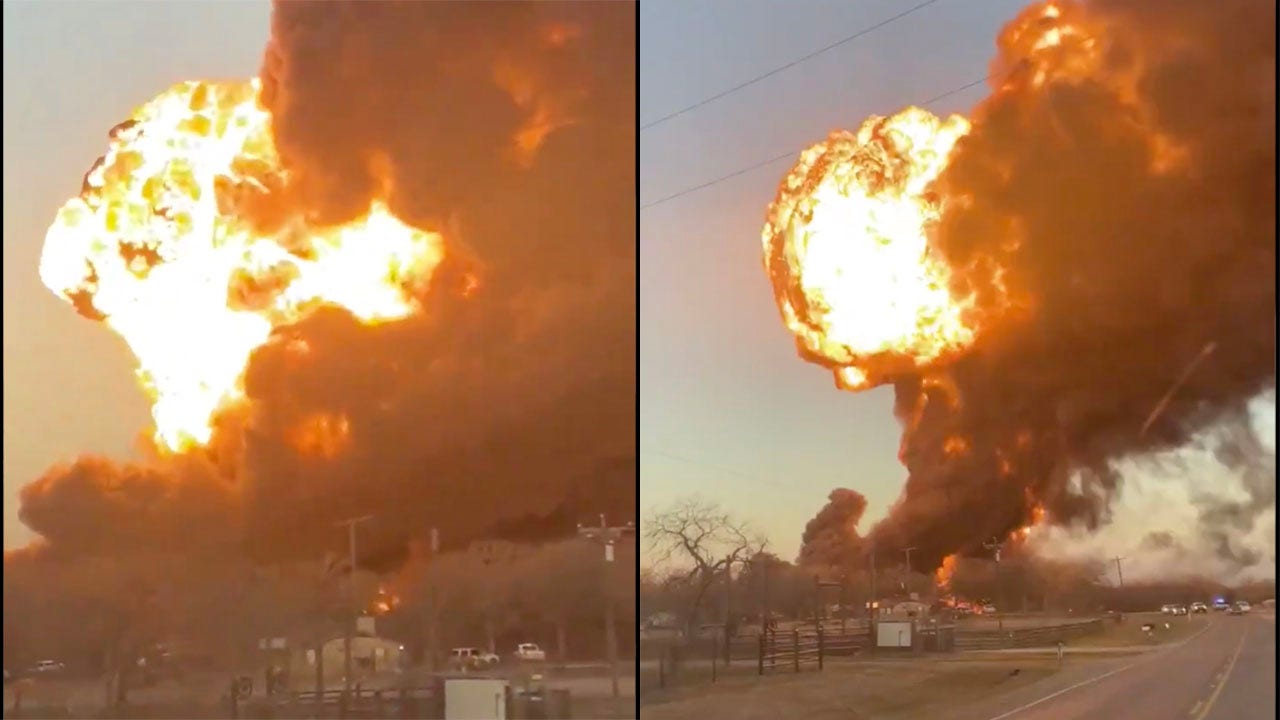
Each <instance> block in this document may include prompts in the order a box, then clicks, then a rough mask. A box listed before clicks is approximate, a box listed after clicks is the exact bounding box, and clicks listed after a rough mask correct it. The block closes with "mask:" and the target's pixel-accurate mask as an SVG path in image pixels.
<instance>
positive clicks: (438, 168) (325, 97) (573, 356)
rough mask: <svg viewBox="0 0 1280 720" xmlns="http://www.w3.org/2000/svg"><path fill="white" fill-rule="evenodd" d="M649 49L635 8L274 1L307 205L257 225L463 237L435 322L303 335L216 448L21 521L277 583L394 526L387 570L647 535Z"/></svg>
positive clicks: (276, 46) (226, 422)
mask: <svg viewBox="0 0 1280 720" xmlns="http://www.w3.org/2000/svg"><path fill="white" fill-rule="evenodd" d="M634 40H635V8H634V5H632V4H628V3H563V4H562V3H467V2H454V3H434V2H433V3H407V2H324V3H292V2H280V3H278V4H276V5H275V7H274V9H273V18H272V34H271V41H270V45H269V47H268V49H267V51H266V54H265V60H264V63H263V72H262V82H263V92H262V99H263V101H264V104H265V106H266V107H267V109H268V110H269V111H270V112H271V114H272V119H273V128H274V132H275V136H276V138H275V139H276V143H277V146H278V148H279V151H280V154H281V157H282V161H283V163H284V165H285V166H286V169H287V170H288V172H289V182H288V184H287V185H285V186H284V187H280V188H273V192H274V194H273V195H272V196H271V198H270V201H269V202H266V203H260V204H259V205H261V207H260V208H258V209H259V210H263V211H264V212H266V211H269V210H270V206H272V205H277V206H278V207H286V208H289V209H290V210H291V211H298V210H299V209H301V211H302V212H305V213H306V215H307V216H308V217H311V218H315V219H316V220H317V222H334V223H339V222H343V221H345V220H347V219H350V218H352V217H354V216H355V215H356V214H357V213H359V212H360V211H362V210H364V209H365V208H367V207H368V204H369V201H370V200H371V199H372V198H374V197H384V198H386V199H387V201H388V204H389V206H390V209H391V210H392V212H394V213H395V214H397V215H398V216H399V217H401V218H402V219H404V220H405V221H406V222H409V223H411V224H416V225H418V226H420V227H423V228H426V229H430V230H438V231H440V232H442V233H443V234H444V236H445V241H446V244H447V247H448V257H447V258H446V260H445V262H444V263H443V264H442V265H441V266H440V268H439V269H438V270H437V272H436V275H435V276H434V277H433V280H432V283H431V287H430V289H429V290H426V291H425V295H424V296H423V297H421V298H420V300H421V304H422V306H423V311H422V312H421V313H419V314H418V315H416V316H414V317H411V318H409V319H407V320H404V321H401V322H393V323H386V324H382V325H377V326H366V325H363V324H361V323H359V322H358V321H356V320H355V319H353V318H352V317H351V316H349V315H348V314H346V313H345V312H342V311H338V310H322V311H319V312H317V313H315V314H313V315H312V316H310V317H309V318H308V319H306V320H305V321H303V322H300V323H298V324H297V325H295V326H291V327H287V328H282V329H281V330H280V331H279V332H278V333H277V335H276V337H274V338H273V340H272V341H271V342H270V343H268V344H267V345H265V346H264V347H262V348H261V349H260V350H259V351H258V352H257V353H256V354H255V355H254V357H253V358H252V359H251V361H250V365H249V368H248V370H247V374H246V379H245V389H246V393H247V395H248V397H249V400H250V402H249V403H248V404H247V406H246V407H247V408H248V409H247V411H246V412H244V413H241V414H240V415H236V414H233V415H231V416H229V417H224V418H221V419H220V421H221V423H222V425H221V426H220V427H219V428H218V429H217V431H216V432H215V437H214V441H213V442H212V443H211V444H210V447H209V448H208V449H206V450H199V451H193V453H192V456H193V457H192V458H190V459H189V460H190V462H155V463H149V464H146V465H145V466H142V467H133V466H123V465H119V464H113V463H109V462H107V461H103V460H97V459H82V460H80V461H78V462H76V463H74V464H72V465H70V466H66V467H59V468H55V469H53V470H51V471H50V472H49V473H48V474H47V475H46V476H45V477H43V478H41V479H40V480H39V481H38V482H37V483H36V484H35V485H33V486H31V487H30V488H28V490H27V491H25V492H24V493H23V517H24V519H26V521H27V522H28V523H29V524H30V525H31V526H32V527H33V528H34V529H35V530H37V531H38V532H39V533H41V535H43V536H44V540H45V541H46V542H47V543H48V544H49V546H50V547H58V546H60V545H68V546H74V547H77V548H79V547H90V546H92V547H96V549H98V550H100V551H110V550H111V549H112V548H114V547H119V548H121V549H123V548H125V547H127V546H131V545H140V544H142V545H145V544H149V543H153V542H163V543H169V544H172V545H176V546H184V545H191V544H199V542H203V541H199V542H197V537H198V536H200V535H202V534H204V531H203V530H201V528H207V527H211V526H212V527H214V528H217V529H216V530H213V531H210V532H213V534H214V535H216V536H217V537H218V538H220V542H222V543H223V544H224V545H229V546H231V547H234V548H235V551H236V552H247V553H249V554H250V555H251V556H253V557H255V558H259V559H262V560H276V559H282V558H289V557H312V556H319V554H320V553H321V552H322V551H323V550H326V549H331V548H333V547H334V546H337V547H343V543H344V542H345V540H344V538H345V532H344V531H343V530H341V529H339V528H337V527H336V526H335V523H336V522H338V521H340V520H342V519H344V518H348V517H352V516H358V515H363V514H373V515H375V520H374V521H372V522H369V523H366V524H365V525H363V526H361V529H360V533H361V537H362V538H363V539H362V540H361V547H362V548H365V549H367V552H368V554H369V557H370V558H372V559H371V560H370V562H371V563H382V564H385V562H384V561H386V559H387V558H391V559H392V560H391V561H387V562H393V561H394V558H395V557H396V556H397V554H398V553H400V552H402V551H403V548H404V547H405V545H406V542H407V541H408V540H410V539H412V538H423V537H425V536H426V535H427V533H428V532H429V530H430V528H432V527H435V528H437V529H438V530H439V533H440V537H441V538H442V539H443V540H444V541H445V543H446V544H449V545H454V544H458V543H464V542H465V541H466V540H467V539H470V538H473V537H476V536H480V535H484V534H495V533H496V534H508V535H510V534H514V535H521V533H524V535H530V534H532V535H534V536H539V537H550V536H555V535H559V534H565V533H572V532H573V529H574V527H575V525H576V523H577V522H579V521H583V520H586V519H591V520H594V519H595V518H597V517H598V514H599V513H605V514H606V516H607V517H608V518H609V519H610V520H611V521H613V522H618V523H621V522H624V521H626V520H633V519H634V518H635V512H636V508H635V493H634V488H635V470H634V468H635V465H636V462H635V457H636V456H635V452H636V449H635V430H634V427H635V413H636V406H635V397H636V394H635V387H636V366H635V358H636V347H635V322H636V285H635V260H634V258H635V242H636V238H635V227H636V215H635V213H636V206H635V167H636V165H635V163H636V158H635V106H634V102H635V101H634V85H635V65H634V63H635V45H634ZM268 214H269V213H268ZM268 219H269V218H268V217H267V215H264V218H263V220H264V221H267V220H268ZM472 277H474V278H475V279H477V280H478V285H475V284H473V283H471V280H470V278H472ZM301 347H305V348H306V351H305V352H300V351H299V350H298V348H301ZM316 416H326V417H339V416H342V417H345V418H346V420H347V421H348V423H349V428H350V435H349V440H348V443H347V446H346V448H345V449H344V450H343V452H341V453H339V454H337V455H336V456H334V457H327V458H318V457H316V456H315V455H308V454H305V453H302V452H300V451H298V450H297V449H295V448H296V443H294V442H292V441H291V439H290V436H289V431H290V428H293V427H296V425H297V423H299V422H301V421H303V420H304V419H306V418H309V417H316ZM197 456H198V457H197ZM192 466H199V467H200V468H201V470H200V471H199V473H195V472H193V471H192V470H191V467H192ZM209 468H215V469H216V471H215V474H214V476H213V477H214V479H208V478H209V472H210V470H209ZM184 527H187V528H190V529H188V530H182V528H184Z"/></svg>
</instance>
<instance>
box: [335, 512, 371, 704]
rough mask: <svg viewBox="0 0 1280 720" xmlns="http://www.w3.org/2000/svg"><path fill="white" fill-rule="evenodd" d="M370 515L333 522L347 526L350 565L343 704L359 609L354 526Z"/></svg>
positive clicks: (349, 686)
mask: <svg viewBox="0 0 1280 720" xmlns="http://www.w3.org/2000/svg"><path fill="white" fill-rule="evenodd" d="M372 519H373V516H372V515H361V516H360V517H355V518H350V519H347V520H342V521H340V522H337V523H334V524H335V525H336V526H337V527H344V526H345V527H346V528H347V552H348V561H349V562H350V563H351V567H350V568H349V569H348V574H347V611H348V616H347V621H346V622H345V623H343V625H344V626H345V627H346V632H345V633H344V634H343V635H344V637H343V642H342V697H343V699H344V706H345V704H346V698H348V697H349V696H350V695H351V641H352V638H354V637H355V633H356V615H357V613H358V612H359V609H358V608H357V607H356V526H357V525H359V524H360V523H362V522H365V521H367V520H372Z"/></svg>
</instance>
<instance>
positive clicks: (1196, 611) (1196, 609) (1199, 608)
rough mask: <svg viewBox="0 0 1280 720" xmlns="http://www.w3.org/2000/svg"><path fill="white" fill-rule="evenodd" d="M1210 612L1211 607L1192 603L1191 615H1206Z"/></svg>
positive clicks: (1200, 603)
mask: <svg viewBox="0 0 1280 720" xmlns="http://www.w3.org/2000/svg"><path fill="white" fill-rule="evenodd" d="M1208 612H1209V606H1208V605H1205V604H1204V603H1202V602H1193V603H1191V613H1192V614H1193V615H1204V614H1207V613H1208Z"/></svg>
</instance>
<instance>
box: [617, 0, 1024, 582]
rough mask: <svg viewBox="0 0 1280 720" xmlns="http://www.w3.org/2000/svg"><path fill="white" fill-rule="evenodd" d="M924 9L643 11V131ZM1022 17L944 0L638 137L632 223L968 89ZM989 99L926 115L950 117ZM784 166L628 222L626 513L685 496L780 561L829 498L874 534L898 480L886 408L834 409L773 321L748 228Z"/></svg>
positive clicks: (836, 398)
mask: <svg viewBox="0 0 1280 720" xmlns="http://www.w3.org/2000/svg"><path fill="white" fill-rule="evenodd" d="M919 4H920V2H919V0H864V1H863V2H857V3H851V2H839V1H836V0H829V1H825V2H811V1H806V2H801V1H796V2H783V1H782V0H770V1H762V0H742V1H735V0H716V1H710V2H709V1H701V2H694V3H690V2H681V1H680V0H645V2H644V3H642V5H641V9H640V68H641V70H640V120H641V125H644V124H646V123H648V122H650V121H652V120H654V119H656V118H659V117H662V116H664V115H666V114H668V113H669V112H672V111H674V110H678V109H680V108H682V107H685V106H688V105H690V104H692V103H694V102H697V101H699V100H701V99H703V98H705V97H708V96H711V95H714V94H716V93H718V92H720V91H722V90H724V89H726V88H729V87H732V86H734V85H737V84H739V83H741V82H744V81H746V80H749V79H751V78H753V77H755V76H757V75H760V74H761V73H764V72H767V71H769V70H771V69H773V68H775V67H777V66H780V65H783V64H785V63H787V62H790V61H791V60H794V59H796V58H799V57H803V56H804V55H807V54H809V53H811V52H813V51H814V50H817V49H819V48H821V47H824V46H826V45H829V44H831V43H833V42H836V41H838V40H840V39H841V38H844V37H846V36H848V35H852V34H853V33H855V32H857V31H858V30H860V29H862V28H865V27H868V26H871V25H875V24H877V23H879V22H881V21H883V20H885V19H887V18H889V17H892V16H894V15H897V14H899V13H901V12H903V11H904V10H908V9H910V8H911V7H913V6H915V5H919ZM1025 4H1026V3H1024V2H1020V1H1016V0H984V1H983V2H966V1H964V0H941V1H940V2H937V3H935V4H933V5H930V6H929V7H926V8H924V9H922V10H919V11H917V12H915V13H912V14H911V15H908V16H906V17H904V18H902V19H900V20H897V21H895V22H893V23H891V24H889V25H886V26H885V27H883V28H881V29H879V30H876V31H874V32H872V33H869V34H868V35H866V36H863V37H861V38H859V39H857V40H854V41H852V42H850V43H847V44H845V45H843V46H841V47H839V48H836V49H834V50H832V51H830V52H828V53H825V54H823V55H821V56H819V57H817V58H814V59H813V60H810V61H808V62H805V63H803V64H801V65H799V66H797V67H794V68H792V69H790V70H787V71H785V72H783V73H780V74H778V75H775V76H773V77H770V78H769V79H767V80H764V81H762V82H760V83H758V84H755V85H752V86H751V87H748V88H746V89H744V90H741V91H739V92H736V93H734V94H732V95H730V96H728V97H725V98H723V99H721V100H718V101H716V102H713V103H710V104H708V105H705V106H703V107H701V108H699V109H697V110H694V111H692V112H689V113H687V114H684V115H682V116H680V117H677V118H675V119H672V120H670V121H668V122H665V123H662V124H660V125H658V126H655V127H653V128H650V129H647V130H644V131H642V132H641V135H640V142H641V146H640V189H641V190H640V192H641V204H642V206H643V205H644V204H645V203H649V202H653V201H655V200H658V199H660V198H663V197H665V196H667V195H670V194H671V193H674V192H677V191H679V190H682V189H684V188H686V187H690V186H693V185H697V184H700V183H702V182H705V181H707V180H709V179H712V178H716V177H720V176H722V175H726V174H728V173H730V172H733V171H735V170H738V169H740V168H743V167H746V166H749V165H752V164H755V163H757V162H759V161H761V160H764V159H767V158H770V157H774V156H777V155H780V154H781V153H783V152H787V151H788V150H794V151H796V152H797V154H798V152H799V150H800V149H801V148H803V147H805V146H807V145H809V144H812V143H813V142H816V141H818V140H821V139H822V138H823V137H825V136H826V134H827V133H828V132H830V131H831V130H833V129H837V128H853V127H856V126H857V125H858V124H860V123H861V121H862V119H863V118H864V117H866V116H867V115H870V114H889V113H893V112H896V111H897V110H900V109H902V108H903V107H905V106H907V105H911V104H915V103H920V102H924V101H926V100H928V99H929V98H933V97H936V96H938V95H940V94H942V93H944V92H946V91H948V90H951V89H953V88H956V87H959V86H961V85H965V84H967V83H969V82H971V81H973V80H975V79H977V78H981V77H983V76H984V75H986V73H987V67H988V63H989V61H990V59H991V57H992V55H993V53H994V49H995V37H996V33H997V31H998V30H999V29H1000V27H1001V26H1002V25H1003V24H1004V22H1005V21H1007V20H1009V19H1012V18H1013V17H1014V15H1016V14H1017V12H1018V10H1020V9H1021V8H1022V7H1024V6H1025ZM985 93H986V88H985V86H983V85H979V86H978V87H975V88H972V89H970V90H968V91H965V92H961V93H957V94H955V95H953V96H951V97H949V98H947V99H945V100H944V101H942V102H939V103H937V104H935V105H932V106H930V109H931V110H933V111H934V112H939V113H941V112H956V111H959V112H964V111H966V110H967V109H968V108H970V107H971V106H972V105H973V104H974V103H975V102H976V101H977V100H979V99H980V98H981V97H982V96H983V95H984V94H985ZM790 162H791V161H790V160H786V161H780V162H777V163H774V164H772V165H770V166H768V167H766V168H761V169H759V170H756V171H753V172H750V173H747V174H744V175H742V176H739V177H736V178H734V179H732V180H728V181H726V182H723V183H720V184H718V185H715V186H713V187H711V188H708V189H705V190H702V191H699V192H696V193H691V194H689V195H686V196H684V197H681V198H679V199H676V200H672V201H670V202H666V203H663V204H661V205H657V206H654V207H650V208H646V209H643V210H641V214H640V447H641V453H640V460H641V466H640V488H641V489H640V500H641V512H642V514H647V513H648V512H649V511H650V510H651V509H652V508H653V507H655V506H661V505H665V504H667V503H669V502H671V501H672V500H674V499H676V498H679V497H682V496H684V495H688V494H694V493H697V494H700V495H702V496H704V497H706V498H708V499H712V500H715V501H717V502H719V503H720V504H721V505H722V506H723V507H724V508H725V509H727V510H729V511H731V512H732V513H733V514H735V515H737V516H739V517H740V518H743V519H746V520H749V521H751V522H752V523H753V524H755V525H756V526H757V527H758V528H759V529H761V530H763V531H764V532H765V533H766V534H767V535H768V536H769V537H770V541H771V545H772V547H773V548H774V549H775V550H776V551H778V552H780V553H781V554H782V555H783V556H784V557H793V556H794V554H795V553H796V551H797V550H798V548H799V541H800V533H801V531H802V530H803V528H804V523H805V522H806V521H807V520H808V519H809V518H811V517H812V516H813V514H814V513H815V512H816V511H817V510H818V508H819V507H821V506H822V504H823V503H824V502H825V499H826V495H827V493H828V492H830V490H831V489H832V488H835V487H838V486H846V487H852V488H855V489H857V490H859V491H861V492H863V493H864V494H866V495H867V496H868V500H869V502H870V508H869V511H868V519H869V520H874V519H875V518H876V517H879V516H880V515H882V514H883V513H884V511H885V510H886V509H887V508H888V506H889V504H890V503H892V501H893V500H894V499H895V498H896V497H897V495H898V491H899V489H900V488H901V486H902V483H903V481H904V479H905V471H904V470H903V469H902V467H901V466H900V465H899V463H898V460H897V450H898V437H899V430H898V426H897V424H896V422H895V421H894V418H893V414H892V412H891V408H892V394H891V391H890V390H889V389H887V388H879V389H876V390H873V391H870V392H867V393H863V394H856V395H855V394H851V393H842V392H838V391H837V390H836V389H835V387H834V384H833V382H832V380H831V377H830V375H829V373H827V372H825V371H823V370H822V369H820V368H818V367H817V366H814V365H810V364H808V363H805V362H803V361H801V360H800V359H799V358H798V357H797V355H796V352H795V349H794V345H793V344H792V340H791V336H790V334H789V333H788V332H787V331H786V329H785V328H784V327H783V326H782V323H781V322H780V320H779V317H778V311H777V308H776V306H775V305H774V301H773V295H772V291H771V290H770V287H769V281H768V278H767V277H766V276H765V273H764V270H763V268H762V265H761V260H760V229H761V225H762V223H763V219H764V212H765V208H766V206H767V205H768V203H769V202H770V201H771V200H772V199H773V195H774V189H775V187H776V185H777V182H778V180H779V179H780V178H781V177H782V175H783V173H784V172H785V171H786V170H787V168H788V167H789V163H790Z"/></svg>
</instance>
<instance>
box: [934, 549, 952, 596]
mask: <svg viewBox="0 0 1280 720" xmlns="http://www.w3.org/2000/svg"><path fill="white" fill-rule="evenodd" d="M955 574H956V556H955V555H948V556H946V557H944V558H942V565H941V566H940V567H939V568H938V569H937V570H936V571H934V573H933V581H934V583H935V584H936V585H937V586H938V588H939V589H941V590H943V591H944V592H950V591H951V578H952V576H954V575H955Z"/></svg>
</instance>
